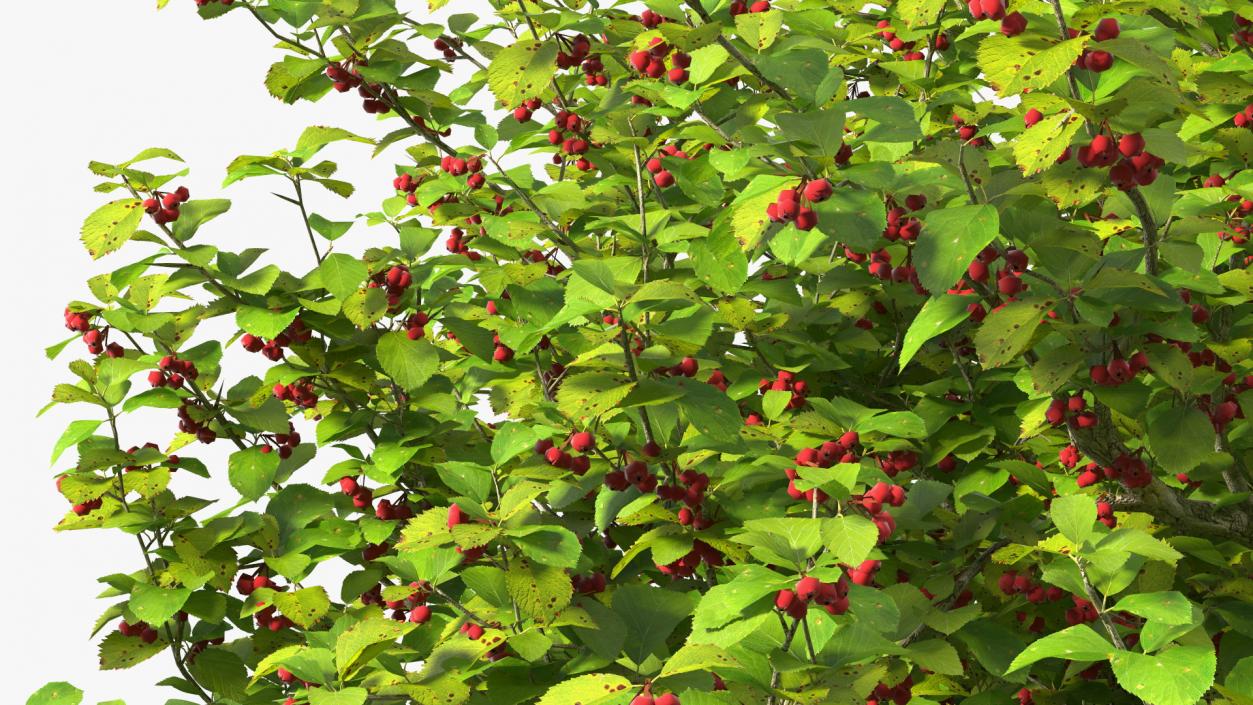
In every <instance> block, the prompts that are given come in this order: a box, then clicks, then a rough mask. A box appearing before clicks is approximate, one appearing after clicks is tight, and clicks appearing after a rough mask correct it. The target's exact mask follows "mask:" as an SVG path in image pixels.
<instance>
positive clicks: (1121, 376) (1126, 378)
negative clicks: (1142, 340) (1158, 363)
mask: <svg viewBox="0 0 1253 705" xmlns="http://www.w3.org/2000/svg"><path fill="white" fill-rule="evenodd" d="M1147 369H1149V358H1148V356H1147V355H1145V354H1144V353H1143V352H1138V353H1136V354H1134V355H1132V356H1131V357H1130V358H1124V357H1123V356H1121V355H1116V356H1114V357H1113V358H1112V359H1111V360H1110V361H1109V362H1107V363H1106V364H1104V365H1092V367H1090V368H1088V377H1089V378H1090V379H1091V380H1092V381H1093V382H1095V383H1096V384H1099V385H1101V386H1104V387H1117V386H1119V385H1122V384H1126V383H1127V382H1130V381H1131V380H1133V379H1135V376H1136V375H1137V374H1139V373H1140V372H1141V371H1142V370H1147Z"/></svg>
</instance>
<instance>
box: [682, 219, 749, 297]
mask: <svg viewBox="0 0 1253 705" xmlns="http://www.w3.org/2000/svg"><path fill="white" fill-rule="evenodd" d="M688 254H689V255H690V256H691V258H692V266H693V268H694V269H695V270H696V276H697V278H698V279H700V280H701V281H703V282H705V284H706V285H707V286H708V287H709V288H710V289H712V290H713V291H714V293H716V294H723V295H726V294H734V293H735V292H737V291H739V290H740V287H741V286H743V285H744V282H745V281H747V280H748V258H747V257H745V255H744V251H743V250H742V249H740V244H739V242H737V241H736V239H735V237H734V236H733V235H732V234H731V232H730V231H729V230H727V229H726V228H714V229H713V230H711V231H710V233H709V236H708V237H706V238H703V239H700V240H693V241H692V242H691V244H690V245H688Z"/></svg>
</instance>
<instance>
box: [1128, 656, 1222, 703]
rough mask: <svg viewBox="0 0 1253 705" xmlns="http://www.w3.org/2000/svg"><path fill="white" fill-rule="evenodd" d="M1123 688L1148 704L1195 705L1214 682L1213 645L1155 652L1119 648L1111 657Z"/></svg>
mask: <svg viewBox="0 0 1253 705" xmlns="http://www.w3.org/2000/svg"><path fill="white" fill-rule="evenodd" d="M1110 665H1111V666H1113V668H1114V677H1115V678H1117V679H1118V685H1120V686H1122V688H1123V690H1126V691H1127V692H1128V693H1131V694H1132V695H1134V696H1136V697H1137V698H1140V699H1141V700H1143V701H1144V702H1146V703H1148V704H1149V705H1194V704H1195V703H1196V702H1197V701H1198V700H1200V699H1201V696H1203V695H1205V692H1206V691H1208V690H1209V689H1210V686H1212V685H1213V684H1214V671H1215V668H1216V666H1217V659H1216V658H1215V656H1214V649H1213V647H1209V648H1206V647H1200V646H1180V647H1177V648H1174V649H1170V650H1169V651H1163V652H1161V653H1158V654H1156V655H1153V656H1146V655H1145V654H1138V653H1135V652H1134V651H1119V652H1117V653H1115V654H1114V655H1113V657H1112V658H1110Z"/></svg>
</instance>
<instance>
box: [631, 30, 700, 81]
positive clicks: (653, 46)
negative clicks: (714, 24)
mask: <svg viewBox="0 0 1253 705" xmlns="http://www.w3.org/2000/svg"><path fill="white" fill-rule="evenodd" d="M666 57H669V58H670V69H669V70H668V71H667V70H666ZM627 60H628V61H629V62H630V63H631V66H632V68H634V69H635V70H636V71H638V72H639V73H640V74H641V75H643V76H647V77H648V78H661V77H662V76H665V77H666V79H667V80H669V81H670V82H671V83H674V84H681V83H687V78H688V73H687V69H688V67H689V66H691V65H692V57H691V56H689V55H687V54H685V53H683V52H681V51H674V52H673V53H672V52H671V47H670V45H669V44H666V42H665V40H663V39H662V38H661V37H653V38H652V39H651V40H650V41H649V44H648V48H647V49H640V50H638V51H633V52H631V54H630V55H629V56H628V57H627Z"/></svg>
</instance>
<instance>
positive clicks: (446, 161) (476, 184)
mask: <svg viewBox="0 0 1253 705" xmlns="http://www.w3.org/2000/svg"><path fill="white" fill-rule="evenodd" d="M439 168H440V169H443V170H444V172H445V173H447V174H452V175H453V176H462V175H464V174H466V173H469V174H470V175H469V176H468V177H466V186H468V187H469V188H470V189H472V190H475V191H477V190H478V189H481V188H483V185H484V184H486V183H487V178H486V177H484V176H483V158H482V157H479V156H477V155H476V156H473V157H470V158H469V159H462V158H461V157H454V156H452V155H445V156H444V157H443V158H442V159H440V160H439Z"/></svg>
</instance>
